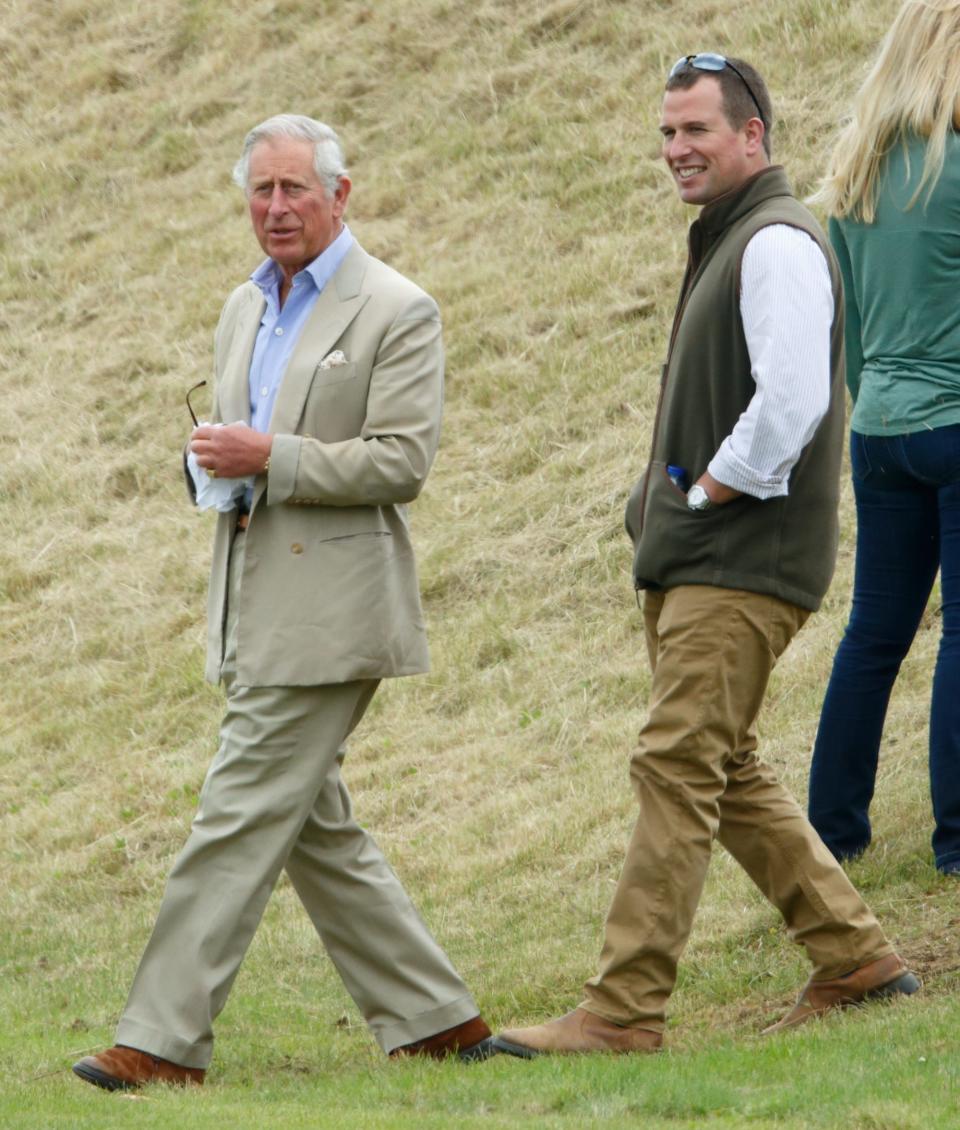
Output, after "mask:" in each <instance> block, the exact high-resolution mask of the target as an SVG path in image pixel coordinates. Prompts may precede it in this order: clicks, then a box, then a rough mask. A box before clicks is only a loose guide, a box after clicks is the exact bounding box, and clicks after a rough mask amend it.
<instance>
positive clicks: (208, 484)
mask: <svg viewBox="0 0 960 1130" xmlns="http://www.w3.org/2000/svg"><path fill="white" fill-rule="evenodd" d="M198 426H200V427H204V428H206V427H210V426H211V425H209V424H206V423H204V422H203V421H202V420H201V422H200V424H199V425H198ZM212 426H213V427H215V428H222V427H223V424H213V425H212ZM187 467H188V468H189V470H190V474H191V475H192V476H193V485H194V486H195V487H196V488H197V509H198V510H219V511H220V513H221V514H225V513H226V512H227V511H228V510H235V509H236V507H237V502H238V501H239V500H240V499H241V498H242V497H243V495H244V494H245V492H246V490H247V488H248V487H252V486H253V475H250V476H248V477H247V478H245V479H211V478H210V476H209V475H208V474H207V469H206V467H201V466H200V464H199V463H198V462H197V457H196V455H194V453H193V452H192V451H191V452H188V454H187Z"/></svg>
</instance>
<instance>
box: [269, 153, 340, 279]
mask: <svg viewBox="0 0 960 1130" xmlns="http://www.w3.org/2000/svg"><path fill="white" fill-rule="evenodd" d="M349 195H350V181H349V179H348V178H347V177H341V178H340V182H339V184H338V185H337V188H336V191H335V192H334V193H333V194H332V195H331V194H328V193H327V190H326V188H325V187H324V184H323V182H322V181H321V180H320V178H319V177H318V176H317V173H316V170H315V169H314V167H313V145H312V143H311V142H309V141H301V140H299V139H298V138H295V137H285V136H282V135H281V136H278V137H273V138H268V139H267V140H264V141H260V142H258V143H257V144H256V145H255V146H254V147H253V150H252V151H251V153H250V172H249V176H248V184H247V200H248V202H249V206H250V220H251V222H252V224H253V230H254V233H255V234H256V237H257V240H258V241H259V243H260V246H261V247H262V248H263V250H264V251H265V252H266V253H267V255H269V256H270V258H271V259H273V260H274V262H276V263H277V264H278V266H279V267H280V269H281V270H282V271H283V274H284V277H285V278H286V280H287V281H288V282H289V280H290V279H292V278H293V276H294V275H295V274H296V273H297V272H298V271H301V270H302V269H303V268H304V267H306V266H307V264H309V263H311V262H313V260H314V259H316V257H317V256H318V255H319V254H320V252H321V251H324V250H325V249H326V248H327V247H329V246H330V244H331V243H332V242H333V241H334V240H335V239H336V238H337V236H338V235H339V234H340V231H341V230H342V228H343V219H342V218H343V213H344V209H345V208H346V204H347V197H348V196H349Z"/></svg>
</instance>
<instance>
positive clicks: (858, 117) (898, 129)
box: [812, 0, 960, 224]
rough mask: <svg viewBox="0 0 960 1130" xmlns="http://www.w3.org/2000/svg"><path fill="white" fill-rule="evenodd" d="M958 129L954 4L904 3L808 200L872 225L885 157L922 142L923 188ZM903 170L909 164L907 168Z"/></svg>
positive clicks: (957, 15) (959, 4)
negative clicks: (899, 146) (915, 141)
mask: <svg viewBox="0 0 960 1130" xmlns="http://www.w3.org/2000/svg"><path fill="white" fill-rule="evenodd" d="M958 127H960V0H906V3H905V4H904V5H903V7H902V8H901V9H900V11H899V12H898V13H897V17H896V19H895V20H894V21H893V24H892V25H891V27H890V30H889V31H888V32H887V34H886V36H885V37H884V40H883V43H882V44H881V45H880V51H879V54H878V55H877V60H876V62H875V63H874V64H873V67H872V68H871V70H870V73H869V74H868V75H867V77H866V79H865V80H864V83H863V85H862V86H861V87H860V90H859V91H858V92H857V95H856V97H855V99H854V104H853V117H852V118H851V119H850V120H849V121H848V122H847V123H846V125H845V126H844V127H843V129H842V130H841V132H840V135H839V137H838V138H837V143H836V146H835V148H834V150H833V155H832V157H831V159H830V165H829V168H828V171H827V175H826V176H825V177H824V179H823V181H822V183H821V185H820V188H819V190H818V192H817V193H816V194H815V195H814V196H813V197H812V200H813V201H814V202H815V203H818V204H822V205H823V206H824V207H825V208H826V210H827V212H828V213H829V214H830V215H832V216H851V217H852V218H853V219H856V220H862V221H863V222H864V223H868V224H869V223H872V222H873V219H874V217H875V215H876V205H877V189H878V187H879V181H880V172H881V169H882V167H883V162H884V158H885V157H886V156H887V154H888V153H889V152H890V150H891V149H892V148H893V146H894V145H896V144H897V142H900V143H901V144H906V142H907V140H908V138H909V137H910V136H911V135H915V136H917V137H921V138H925V139H926V153H925V156H924V161H923V175H922V176H921V178H920V183H919V184H918V185H917V189H916V191H915V192H914V194H913V196H912V197H911V198H910V201H909V203H908V204H907V207H908V208H912V207H913V205H914V204H915V203H916V202H917V199H918V198H919V196H920V193H921V191H922V190H923V187H924V185H929V191H930V192H932V191H933V188H934V187H935V185H936V183H937V180H938V179H939V177H940V173H941V172H942V171H943V162H944V156H945V153H946V144H947V134H948V133H949V132H950V130H951V129H956V128H958ZM908 167H909V166H908Z"/></svg>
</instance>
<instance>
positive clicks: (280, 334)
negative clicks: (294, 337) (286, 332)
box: [273, 326, 283, 337]
mask: <svg viewBox="0 0 960 1130" xmlns="http://www.w3.org/2000/svg"><path fill="white" fill-rule="evenodd" d="M273 332H274V333H275V334H276V335H277V337H283V326H277V328H276V329H275V330H274V331H273Z"/></svg>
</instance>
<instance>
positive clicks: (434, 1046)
mask: <svg viewBox="0 0 960 1130" xmlns="http://www.w3.org/2000/svg"><path fill="white" fill-rule="evenodd" d="M491 1035H492V1033H491V1031H490V1029H489V1028H488V1027H487V1025H486V1024H485V1023H484V1020H483V1017H482V1016H475V1017H474V1018H473V1019H472V1020H465V1021H464V1022H463V1024H457V1025H455V1026H454V1027H453V1028H445V1029H444V1030H443V1031H442V1032H435V1033H434V1034H433V1035H432V1036H425V1037H424V1038H423V1039H422V1040H414V1042H413V1043H412V1044H402V1045H401V1046H400V1047H399V1048H394V1049H393V1051H391V1052H390V1058H391V1059H401V1058H403V1057H405V1056H409V1055H421V1056H427V1057H428V1058H430V1059H449V1058H450V1056H456V1057H457V1059H459V1060H461V1061H462V1062H463V1063H472V1062H474V1061H475V1060H479V1059H489V1058H490V1056H492V1055H496V1049H495V1048H494V1047H493V1041H492V1040H491V1038H490V1037H491Z"/></svg>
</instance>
